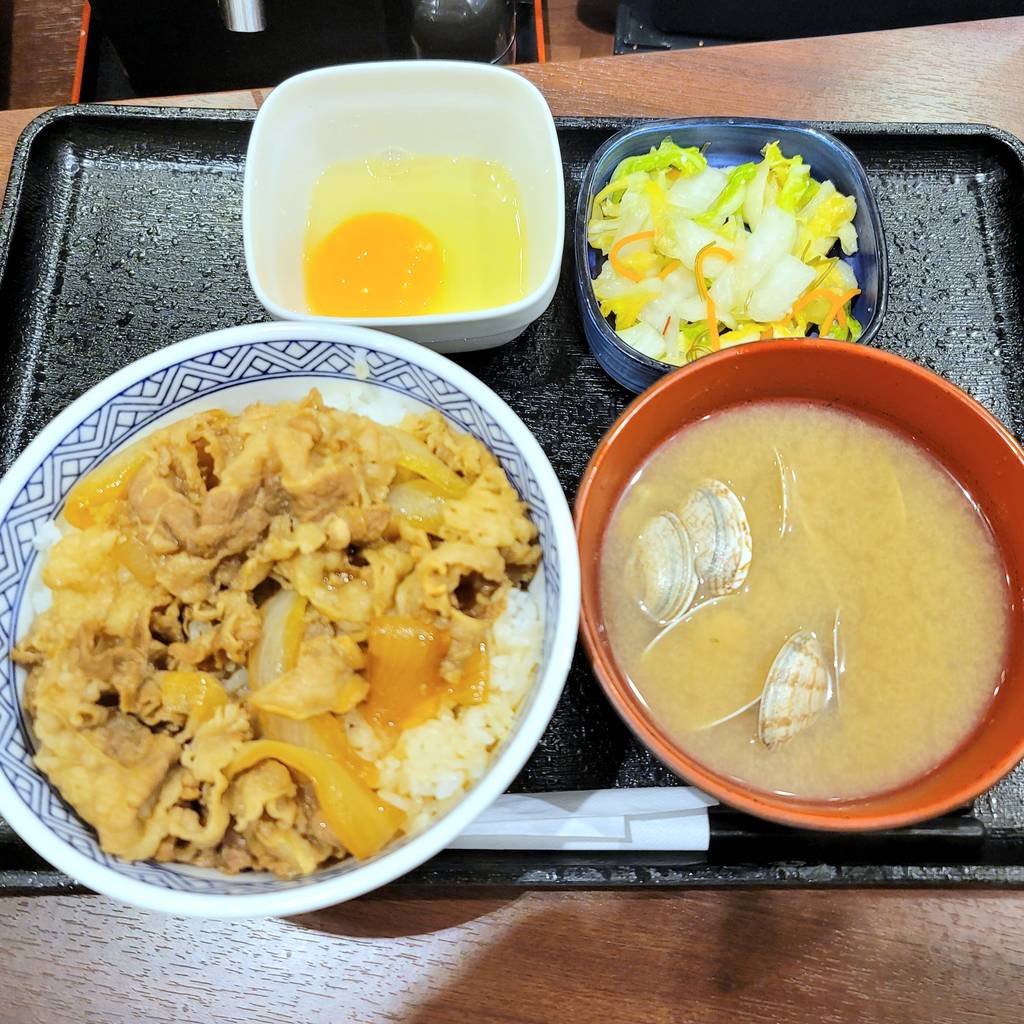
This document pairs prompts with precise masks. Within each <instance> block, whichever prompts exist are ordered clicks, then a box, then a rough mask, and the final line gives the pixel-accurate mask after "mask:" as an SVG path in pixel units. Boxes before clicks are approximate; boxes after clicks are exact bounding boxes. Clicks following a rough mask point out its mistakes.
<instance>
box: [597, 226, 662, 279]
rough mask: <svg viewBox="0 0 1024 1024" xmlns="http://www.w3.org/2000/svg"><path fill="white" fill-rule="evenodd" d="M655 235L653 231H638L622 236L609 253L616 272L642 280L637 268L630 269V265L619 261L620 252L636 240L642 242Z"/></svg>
mask: <svg viewBox="0 0 1024 1024" xmlns="http://www.w3.org/2000/svg"><path fill="white" fill-rule="evenodd" d="M653 237H654V232H653V231H637V232H636V233H635V234H632V235H626V236H625V237H623V238H620V239H619V240H618V241H617V242H616V243H615V244H614V245H613V246H612V248H611V252H609V253H608V259H609V260H611V264H612V267H613V268H614V269H615V271H616V273H619V274H621V275H622V276H623V277H628V278H629V280H630V281H642V280H643V278H642V277H641V276H640V275H639V274H638V273H637V272H636V271H635V270H630V269H629V267H626V266H623V264H622V263H621V262H620V261H619V253H620V252H621V251H622V249H623V246H627V245H632V244H633V243H634V242H642V241H643V240H644V239H645V238H653Z"/></svg>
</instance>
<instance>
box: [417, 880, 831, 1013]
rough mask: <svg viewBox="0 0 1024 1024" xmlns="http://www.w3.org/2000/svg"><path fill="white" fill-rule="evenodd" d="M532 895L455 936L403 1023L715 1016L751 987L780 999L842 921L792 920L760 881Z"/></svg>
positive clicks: (745, 999) (745, 1001) (745, 1005)
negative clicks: (720, 887) (471, 932)
mask: <svg viewBox="0 0 1024 1024" xmlns="http://www.w3.org/2000/svg"><path fill="white" fill-rule="evenodd" d="M532 895H533V897H534V898H530V897H528V898H527V900H526V901H525V903H526V905H525V907H524V906H523V904H522V903H521V904H520V905H519V906H517V907H515V908H514V909H512V911H511V913H509V914H501V915H499V919H498V920H496V921H493V922H488V925H487V927H486V929H481V930H480V932H479V935H478V937H477V938H476V940H475V941H473V944H472V946H471V948H469V949H465V951H464V947H463V944H462V943H461V942H458V941H457V940H453V945H452V952H451V958H450V960H448V961H447V963H448V964H449V968H448V973H447V975H445V974H444V973H443V972H438V973H436V974H435V975H434V976H433V977H432V979H431V982H432V984H431V985H430V986H429V987H424V989H423V992H424V995H426V997H427V998H426V999H425V1000H424V1001H423V1002H422V1003H421V1004H420V1005H419V1006H417V1007H416V1008H415V1009H414V1010H412V1011H411V1012H409V1013H408V1014H407V1015H406V1016H405V1017H404V1021H405V1024H450V1022H453V1021H460V1022H461V1021H469V1020H488V1019H490V1020H498V1021H502V1022H508V1021H560V1022H562V1024H570V1022H576V1021H605V1022H608V1024H611V1022H616V1024H618V1022H629V1024H638V1022H641V1021H644V1022H646V1021H669V1020H679V1021H684V1020H691V1021H692V1020H698V1019H699V1020H710V1019H714V1020H717V1019H719V1017H718V1016H717V1014H716V1013H713V1012H712V1011H717V1012H718V1013H723V1014H724V1013H733V1014H736V1013H737V1011H739V1010H741V1009H746V1010H747V1011H748V1012H749V1010H750V1004H749V1000H750V999H751V996H752V995H757V994H764V995H766V996H767V995H769V994H770V996H771V998H770V999H768V1000H767V1001H766V1002H764V1003H760V1004H759V1005H760V1007H761V1009H768V1008H770V1007H773V1006H774V1007H777V1006H783V1005H785V1004H786V1003H787V1002H788V1001H789V1000H791V999H792V995H793V990H794V989H798V988H800V986H801V985H802V984H803V981H804V975H805V974H806V973H807V972H808V967H809V965H815V966H818V958H819V957H820V955H821V950H822V949H823V948H828V947H829V946H830V945H831V944H833V943H834V942H835V940H836V937H837V936H838V935H841V934H842V933H843V931H844V930H845V928H846V927H847V922H846V921H845V920H844V915H843V914H842V912H840V911H837V910H835V909H834V908H830V907H828V906H826V905H825V904H824V902H823V901H822V904H821V907H820V913H819V914H814V915H807V914H804V915H802V916H799V917H794V916H791V915H788V914H787V913H786V912H785V909H786V906H787V904H786V895H788V894H772V893H770V892H767V891H764V890H762V891H735V890H733V891H724V892H716V893H695V892H692V891H691V892H683V891H676V892H660V893H638V892H635V891H634V892H628V893H625V892H623V893H615V894H613V893H608V892H602V893H587V892H575V893H559V894H556V893H546V894H540V893H534V894H532ZM780 896H781V899H780V898H778V897H780ZM819 970H820V966H819ZM439 989H440V991H439ZM808 1001H809V1002H813V1001H814V999H813V996H812V998H811V999H809V1000H808ZM740 1016H742V1019H744V1020H753V1019H761V1020H768V1019H770V1015H769V1014H766V1015H765V1016H760V1014H758V1015H757V1016H756V1017H747V1016H746V1015H745V1014H743V1015H739V1014H737V1019H739V1017H740Z"/></svg>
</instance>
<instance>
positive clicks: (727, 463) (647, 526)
mask: <svg viewBox="0 0 1024 1024" xmlns="http://www.w3.org/2000/svg"><path fill="white" fill-rule="evenodd" d="M601 604H602V609H603V613H604V618H605V622H606V624H607V628H608V634H609V639H610V642H611V644H612V648H613V650H614V652H615V656H616V658H617V660H618V663H619V665H620V667H621V669H622V670H623V671H624V672H625V673H626V674H627V676H628V678H629V680H630V682H631V684H632V686H633V687H634V688H635V689H636V691H637V692H638V693H639V694H640V696H641V697H642V698H643V700H644V701H645V702H646V704H647V705H648V706H649V708H650V709H651V711H652V713H653V715H654V716H655V717H656V718H657V719H658V721H659V722H660V723H661V724H662V726H663V728H664V729H665V730H666V731H667V732H668V733H669V734H670V735H671V736H672V737H673V739H674V740H675V741H676V742H677V743H678V745H679V746H680V747H681V748H682V749H683V750H685V751H686V752H687V753H689V754H690V755H691V756H693V757H695V758H696V759H698V760H699V761H701V762H702V763H703V764H705V765H707V766H708V767H709V768H711V769H713V770H716V771H718V772H721V773H723V774H726V775H729V776H733V777H735V778H738V779H741V780H743V781H745V782H747V783H749V784H752V785H754V786H755V787H757V788H761V789H764V790H770V791H774V792H779V793H787V794H792V795H795V796H800V797H804V798H810V799H829V798H833V799H838V798H849V797H856V796H863V795H868V794H873V793H878V792H881V791H884V790H887V789H891V788H893V787H896V786H899V785H901V784H903V783H905V782H908V781H910V780H911V779H913V778H916V777H918V776H920V775H921V774H923V773H925V772H927V771H928V770H929V769H931V768H933V767H934V766H936V765H937V764H938V763H940V762H941V761H942V760H943V759H945V758H946V757H947V756H948V755H949V754H950V753H952V752H953V750H954V749H955V748H956V747H957V746H958V744H960V743H961V741H963V740H964V739H965V738H966V737H967V736H968V735H969V733H970V732H971V731H972V729H973V728H974V727H975V726H976V724H977V723H978V721H979V719H980V717H981V715H982V714H983V712H984V711H985V708H986V706H987V705H988V703H989V701H990V700H991V699H992V697H993V694H994V692H995V691H996V689H997V688H998V686H999V684H1000V681H1001V678H1002V673H1003V667H1004V661H1005V658H1006V653H1007V644H1008V619H1009V612H1008V590H1007V582H1006V574H1005V570H1004V568H1003V564H1002V560H1001V558H1000V554H999V551H998V549H997V547H996V544H995V541H994V539H993V537H992V534H991V532H990V530H989V527H988V524H987V523H986V521H985V519H984V518H983V516H982V515H981V514H980V513H979V511H978V509H977V508H976V507H975V505H974V504H973V502H972V501H971V499H970V497H969V495H968V494H966V493H965V492H964V490H963V489H962V488H961V487H960V486H959V484H958V483H957V482H956V481H955V480H954V479H953V478H952V477H951V476H950V475H949V473H947V472H946V470H945V469H944V468H943V467H942V466H941V465H940V464H939V463H938V462H937V461H936V460H935V459H934V458H933V457H932V456H931V455H930V454H928V453H927V452H925V451H924V450H923V449H921V448H920V447H918V446H916V445H915V444H913V443H911V442H910V441H908V440H906V439H905V438H903V437H902V436H900V435H899V434H897V433H895V432H893V431H890V430H888V429H886V428H884V427H882V426H880V425H878V424H876V423H874V422H872V421H868V420H865V419H862V418H860V417H858V416H856V415H854V414H852V413H849V412H844V411H840V410H837V409H835V408H832V407H827V406H824V405H817V404H813V403H802V402H761V403H756V404H753V405H750V406H745V407H742V408H737V409H734V410H728V411H725V412H722V413H720V414H718V415H715V416H712V417H709V418H708V419H705V420H703V421H701V422H700V423H697V424H694V425H692V426H689V427H687V428H685V429H684V430H682V431H681V432H680V433H678V434H677V435H675V436H674V437H673V438H672V439H670V440H669V441H668V442H667V443H665V444H664V445H663V446H662V447H661V448H660V449H659V450H658V451H657V452H656V453H655V454H654V455H653V456H652V457H651V458H650V460H649V461H648V462H647V463H646V464H645V465H644V466H643V467H642V469H641V471H640V472H639V473H638V474H637V477H636V478H635V479H634V481H633V483H632V485H631V486H630V488H629V489H628V491H627V492H626V493H625V494H624V495H623V497H622V499H621V501H620V503H619V506H618V508H617V509H616V511H615V513H614V516H613V518H612V521H611V523H610V524H609V527H608V531H607V534H606V536H605V541H604V548H603V554H602V563H601Z"/></svg>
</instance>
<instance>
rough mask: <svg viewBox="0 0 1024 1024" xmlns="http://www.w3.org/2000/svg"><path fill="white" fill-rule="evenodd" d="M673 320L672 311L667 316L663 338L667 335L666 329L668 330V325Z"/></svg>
mask: <svg viewBox="0 0 1024 1024" xmlns="http://www.w3.org/2000/svg"><path fill="white" fill-rule="evenodd" d="M671 322H672V314H671V313H669V315H668V316H667V317H665V326H664V327H662V329H661V336H662V337H663V338H664V337H665V332H666V331H667V330H668V325H669V324H670V323H671Z"/></svg>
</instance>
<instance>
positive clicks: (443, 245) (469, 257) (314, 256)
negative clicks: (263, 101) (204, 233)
mask: <svg viewBox="0 0 1024 1024" xmlns="http://www.w3.org/2000/svg"><path fill="white" fill-rule="evenodd" d="M304 271H305V290H306V304H307V306H308V308H309V311H310V312H311V313H316V314H319V315H321V316H339V317H397V316H416V315H422V314H429V313H453V312H467V311H470V310H474V309H484V308H488V307H492V306H501V305H505V304H507V303H510V302H515V301H516V300H517V299H520V298H522V297H523V295H524V294H525V293H526V242H525V232H524V226H523V219H522V213H521V210H520V203H519V189H518V186H517V184H516V181H515V179H514V178H513V177H512V175H511V173H510V172H509V171H508V169H507V168H505V167H503V166H502V165H501V164H498V163H495V162H493V161H488V160H478V159H475V158H471V157H450V156H416V155H412V154H407V153H403V152H400V151H392V152H389V153H387V154H385V155H383V156H381V157H375V158H373V159H366V160H354V161H345V162H342V163H338V164H334V165H333V166H331V167H329V168H328V169H327V170H326V171H325V172H324V173H323V175H321V177H320V179H319V180H318V181H317V183H316V185H315V186H314V188H313V196H312V200H311V203H310V210H309V219H308V222H307V229H306V238H305V250H304Z"/></svg>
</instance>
